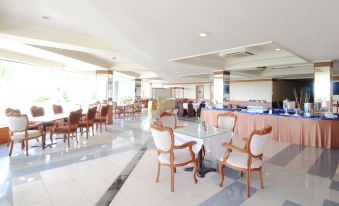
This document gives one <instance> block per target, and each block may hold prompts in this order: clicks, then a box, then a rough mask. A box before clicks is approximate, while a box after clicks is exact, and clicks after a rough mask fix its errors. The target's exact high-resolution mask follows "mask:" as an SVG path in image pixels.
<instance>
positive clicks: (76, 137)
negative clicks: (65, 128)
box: [75, 131, 79, 144]
mask: <svg viewBox="0 0 339 206" xmlns="http://www.w3.org/2000/svg"><path fill="white" fill-rule="evenodd" d="M75 140H76V141H77V144H79V141H78V133H77V131H75Z"/></svg>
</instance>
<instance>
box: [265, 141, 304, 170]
mask: <svg viewBox="0 0 339 206" xmlns="http://www.w3.org/2000/svg"><path fill="white" fill-rule="evenodd" d="M304 148H305V147H304V146H300V145H295V144H291V145H289V146H288V147H286V148H285V149H283V150H282V151H280V152H279V153H278V154H276V155H274V156H273V157H272V158H271V159H269V160H267V161H266V162H267V163H270V164H273V165H277V166H280V167H285V166H286V165H287V164H288V163H289V162H290V161H291V160H293V159H294V158H295V157H296V156H297V155H298V154H299V153H300V152H302V151H303V149H304Z"/></svg>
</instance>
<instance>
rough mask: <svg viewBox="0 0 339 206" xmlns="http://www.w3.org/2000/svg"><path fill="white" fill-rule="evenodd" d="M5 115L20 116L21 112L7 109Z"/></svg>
mask: <svg viewBox="0 0 339 206" xmlns="http://www.w3.org/2000/svg"><path fill="white" fill-rule="evenodd" d="M5 115H6V116H7V117H8V116H20V115H21V112H20V110H18V109H12V108H7V109H6V110H5Z"/></svg>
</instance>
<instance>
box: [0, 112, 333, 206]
mask: <svg viewBox="0 0 339 206" xmlns="http://www.w3.org/2000/svg"><path fill="white" fill-rule="evenodd" d="M180 124H181V125H185V124H186V125H187V124H194V122H182V121H181V122H180ZM149 125H150V120H149V119H148V117H147V112H144V113H142V114H140V115H138V116H137V117H136V119H129V118H126V119H124V120H115V122H114V124H113V125H110V126H109V127H108V131H107V132H103V133H102V134H100V133H96V134H95V136H94V137H92V136H90V137H89V139H88V140H87V139H86V138H85V136H84V137H81V138H80V142H79V144H76V143H75V141H72V144H71V147H70V148H68V147H67V144H64V143H63V141H62V140H57V144H56V145H54V146H53V147H52V148H46V149H45V150H44V151H42V150H41V149H40V148H36V147H34V148H30V150H29V156H28V157H26V156H25V155H24V153H23V151H22V150H21V148H20V145H19V144H17V145H15V147H14V150H13V156H12V157H8V148H7V147H6V145H1V146H0V205H1V206H2V205H6V206H7V205H8V206H12V205H28V206H30V205H43V206H48V205H54V206H56V205H96V204H97V205H107V204H110V205H114V206H116V205H123V206H128V205H138V206H140V205H147V206H148V205H165V206H166V205H175V206H180V205H185V206H189V205H211V206H214V205H247V206H248V205H261V206H264V205H269V206H275V205H277V206H281V205H307V206H308V205H339V167H338V164H339V153H338V151H339V150H324V149H319V148H310V147H300V146H298V145H290V144H287V143H283V142H275V141H272V140H269V141H268V142H267V144H266V147H265V153H264V160H265V163H264V184H265V188H264V189H261V188H260V186H259V177H258V174H257V173H256V172H254V173H252V175H251V176H252V177H251V193H252V196H251V197H250V198H247V197H246V189H245V184H246V180H245V177H242V178H240V177H239V173H238V172H236V171H233V170H231V169H228V168H225V181H224V185H223V187H220V186H219V185H218V182H219V174H218V173H213V172H212V173H208V174H207V175H206V177H205V178H198V183H197V184H194V183H193V181H192V173H190V172H185V171H183V168H178V169H177V173H176V174H175V191H174V192H173V193H171V192H170V176H169V175H170V174H169V168H168V167H162V168H161V175H160V181H159V183H156V182H155V175H156V163H157V162H156V151H155V149H154V146H153V144H152V139H151V134H150V131H149ZM237 141H239V140H237V139H235V140H234V142H237ZM39 144H40V143H39V142H35V141H31V142H30V145H31V146H33V145H39ZM146 148H147V149H146ZM141 154H142V155H141ZM206 165H208V166H211V167H217V163H216V161H215V158H213V156H211V154H207V156H206ZM112 199H113V200H112Z"/></svg>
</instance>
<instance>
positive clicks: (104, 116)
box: [94, 104, 109, 133]
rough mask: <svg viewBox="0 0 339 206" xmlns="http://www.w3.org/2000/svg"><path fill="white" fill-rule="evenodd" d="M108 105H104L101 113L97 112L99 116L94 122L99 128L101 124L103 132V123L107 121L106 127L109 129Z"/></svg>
mask: <svg viewBox="0 0 339 206" xmlns="http://www.w3.org/2000/svg"><path fill="white" fill-rule="evenodd" d="M108 107H109V105H108V104H107V105H102V106H101V109H100V111H99V113H97V116H96V117H95V119H94V123H95V124H96V128H97V129H98V125H100V133H102V123H105V129H106V131H107V123H106V119H107V114H108Z"/></svg>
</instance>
